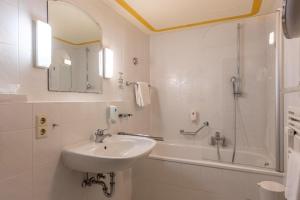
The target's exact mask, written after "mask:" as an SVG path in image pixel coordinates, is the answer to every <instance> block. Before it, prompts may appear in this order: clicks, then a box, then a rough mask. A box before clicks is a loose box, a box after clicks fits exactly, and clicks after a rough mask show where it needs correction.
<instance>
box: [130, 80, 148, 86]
mask: <svg viewBox="0 0 300 200" xmlns="http://www.w3.org/2000/svg"><path fill="white" fill-rule="evenodd" d="M130 85H137V82H135V81H126V86H130ZM148 86H149V87H151V85H150V84H148Z"/></svg>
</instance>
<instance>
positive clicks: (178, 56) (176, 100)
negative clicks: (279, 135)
mask: <svg viewBox="0 0 300 200" xmlns="http://www.w3.org/2000/svg"><path fill="white" fill-rule="evenodd" d="M275 16H276V15H275V14H271V15H265V16H259V17H254V18H249V19H245V20H241V21H238V22H236V21H235V22H229V23H222V24H214V25H209V26H203V27H198V28H194V29H189V30H181V31H176V32H169V33H162V34H158V35H153V36H151V38H150V56H151V57H150V79H151V84H152V85H153V87H154V88H155V89H153V90H152V102H153V104H152V108H151V132H152V133H153V134H158V135H161V136H163V137H165V138H166V139H167V140H169V141H174V142H178V143H181V144H184V143H193V144H199V145H204V146H207V145H209V142H210V136H212V135H214V134H215V132H216V131H219V132H221V134H222V135H224V136H225V137H226V139H227V147H228V148H231V147H232V145H233V133H234V131H233V130H234V120H233V119H234V99H233V95H232V83H231V81H230V79H231V77H232V76H234V75H236V71H237V69H236V68H237V23H240V24H241V78H242V92H243V95H242V96H241V97H240V98H239V100H238V108H237V132H238V135H237V146H238V149H244V150H251V151H254V152H260V153H261V152H265V153H264V154H266V156H270V157H272V159H274V158H275V151H274V148H272V146H274V144H275V140H274V139H273V140H271V139H272V138H274V135H275V131H274V127H275V117H274V112H272V111H273V110H274V106H275V104H274V102H275V101H274V100H275V81H274V74H275V73H274V69H275V56H274V55H275V45H269V44H268V37H269V33H270V32H272V31H275V25H276V23H275V21H276V17H275ZM191 111H198V113H199V120H198V121H196V122H192V121H191V120H190V112H191ZM204 121H209V122H210V127H209V128H205V129H203V130H202V131H201V132H200V133H199V134H198V135H197V136H195V137H194V136H183V135H181V134H180V133H179V130H180V129H185V130H187V131H190V130H191V131H193V130H197V128H199V127H200V126H201V125H202V123H203V122H204ZM267 139H270V140H271V141H270V142H269V143H272V144H269V143H268V144H266V143H267V141H266V140H267ZM269 147H270V148H269Z"/></svg>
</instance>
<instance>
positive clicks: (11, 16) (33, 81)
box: [0, 0, 149, 101]
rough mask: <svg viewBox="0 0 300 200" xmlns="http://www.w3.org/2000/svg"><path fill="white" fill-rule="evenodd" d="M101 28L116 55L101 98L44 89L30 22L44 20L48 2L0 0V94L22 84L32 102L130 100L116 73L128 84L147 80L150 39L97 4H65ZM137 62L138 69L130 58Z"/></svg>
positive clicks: (87, 0)
mask: <svg viewBox="0 0 300 200" xmlns="http://www.w3.org/2000/svg"><path fill="white" fill-rule="evenodd" d="M67 1H68V2H70V3H72V4H74V5H75V6H78V7H80V8H81V9H82V10H84V11H85V12H87V13H88V14H89V15H90V16H92V17H93V18H94V19H95V20H96V21H97V22H98V23H99V24H100V25H101V29H102V35H103V38H102V40H103V45H104V46H105V47H109V48H111V49H112V50H113V51H114V55H115V56H114V58H115V62H114V63H115V66H114V72H115V73H114V76H113V78H112V79H110V80H104V83H103V84H104V87H103V94H100V95H99V94H78V93H61V92H58V93H55V92H49V91H48V83H47V82H48V77H47V70H42V69H37V68H33V66H34V59H33V58H34V54H33V52H34V48H33V40H34V35H33V31H34V28H33V27H34V26H33V23H34V20H37V19H39V20H42V21H46V20H47V0H19V1H18V0H0V27H1V28H0V58H1V59H0V69H1V70H0V92H1V89H3V88H4V89H6V90H7V88H8V87H9V84H14V85H20V88H19V90H18V93H19V94H26V95H28V99H29V100H30V101H111V100H114V101H131V100H132V90H131V89H132V88H126V89H124V90H120V89H119V88H118V78H119V74H118V72H123V73H124V77H125V78H126V79H127V80H130V81H149V65H148V63H149V62H148V57H149V36H148V35H146V34H144V33H142V32H141V31H140V30H138V29H137V28H136V27H134V26H133V25H132V24H130V23H129V22H127V21H126V20H125V19H123V18H122V17H121V16H119V15H118V14H117V13H116V12H114V11H113V10H112V9H111V8H110V7H108V6H107V5H106V4H105V3H103V2H102V1H101V0H100V1H99V0H67ZM133 57H138V58H139V65H138V66H134V65H133V64H132V58H133Z"/></svg>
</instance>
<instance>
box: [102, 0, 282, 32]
mask: <svg viewBox="0 0 300 200" xmlns="http://www.w3.org/2000/svg"><path fill="white" fill-rule="evenodd" d="M103 1H104V2H106V3H107V4H108V5H109V6H110V7H112V8H113V9H115V10H116V11H117V12H118V13H120V14H121V15H122V16H124V17H125V18H127V19H128V20H129V21H130V22H132V23H133V24H135V25H136V26H137V27H139V28H140V29H141V30H143V31H144V32H147V33H152V32H153V31H151V30H149V28H147V27H146V26H145V25H143V24H142V23H141V22H140V21H138V20H137V19H136V18H135V17H133V16H132V14H130V13H129V12H128V11H127V10H125V9H124V8H123V7H122V6H120V5H119V4H118V3H117V0H103ZM253 1H254V0H184V1H183V0H151V1H149V0H125V2H126V3H127V4H128V5H129V6H130V7H131V8H132V9H133V10H135V11H136V12H137V13H138V14H139V15H140V16H141V17H142V18H144V19H145V20H146V22H148V23H149V24H150V25H151V26H153V27H154V28H155V29H158V30H159V29H165V28H169V27H175V26H180V25H186V24H192V23H198V22H203V21H209V20H214V19H220V18H226V17H232V16H239V15H245V14H249V13H250V12H251V9H252V4H253ZM280 6H281V0H262V5H261V8H260V12H259V13H258V14H259V15H261V14H266V13H271V12H274V11H275V10H276V9H277V8H279V7H280Z"/></svg>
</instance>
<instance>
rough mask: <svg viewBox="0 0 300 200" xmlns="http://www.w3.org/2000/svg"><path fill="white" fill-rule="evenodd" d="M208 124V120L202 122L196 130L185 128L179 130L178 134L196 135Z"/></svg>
mask: <svg viewBox="0 0 300 200" xmlns="http://www.w3.org/2000/svg"><path fill="white" fill-rule="evenodd" d="M206 126H209V122H207V121H206V122H204V123H203V125H202V126H201V127H200V128H199V129H197V130H196V131H194V132H193V131H185V130H180V134H182V135H196V134H197V133H198V132H199V131H201V130H202V129H203V128H204V127H206Z"/></svg>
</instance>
